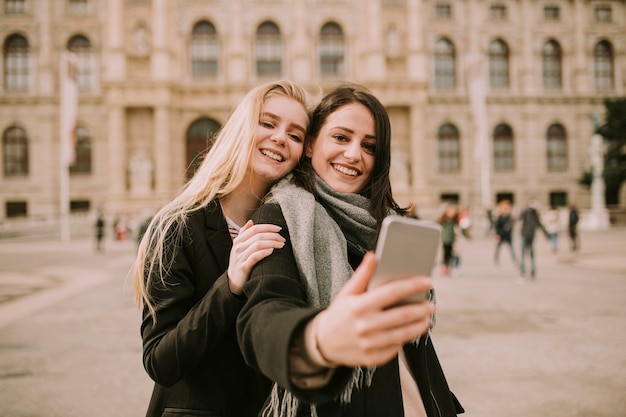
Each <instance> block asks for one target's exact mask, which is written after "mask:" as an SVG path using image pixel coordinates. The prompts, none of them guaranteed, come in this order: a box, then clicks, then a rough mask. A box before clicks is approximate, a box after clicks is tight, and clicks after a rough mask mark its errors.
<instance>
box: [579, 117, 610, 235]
mask: <svg viewBox="0 0 626 417" xmlns="http://www.w3.org/2000/svg"><path fill="white" fill-rule="evenodd" d="M591 121H592V122H593V131H594V134H593V136H592V137H591V145H590V146H589V160H590V161H591V174H592V180H591V211H590V212H589V213H588V214H587V216H586V219H585V221H584V222H583V223H584V224H586V226H587V228H588V229H590V230H605V229H608V228H609V224H610V223H609V214H608V212H607V210H606V203H605V196H604V194H605V185H604V176H603V173H604V138H603V137H602V135H601V134H600V116H599V115H598V114H595V113H594V114H592V115H591Z"/></svg>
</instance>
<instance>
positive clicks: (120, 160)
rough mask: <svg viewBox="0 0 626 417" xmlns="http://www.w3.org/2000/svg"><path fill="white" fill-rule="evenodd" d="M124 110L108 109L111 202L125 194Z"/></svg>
mask: <svg viewBox="0 0 626 417" xmlns="http://www.w3.org/2000/svg"><path fill="white" fill-rule="evenodd" d="M124 116H125V114H124V108H123V107H120V106H111V107H109V114H108V144H109V164H108V165H109V169H108V174H109V193H110V195H111V196H112V198H113V200H120V199H122V198H124V194H125V193H126V131H125V129H124Z"/></svg>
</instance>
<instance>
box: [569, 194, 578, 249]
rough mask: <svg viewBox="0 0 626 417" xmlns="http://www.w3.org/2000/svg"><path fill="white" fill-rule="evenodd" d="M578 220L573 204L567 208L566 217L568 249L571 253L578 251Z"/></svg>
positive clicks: (576, 210)
mask: <svg viewBox="0 0 626 417" xmlns="http://www.w3.org/2000/svg"><path fill="white" fill-rule="evenodd" d="M579 220H580V218H579V216H578V209H577V208H576V206H575V205H574V204H571V205H570V206H569V216H568V231H569V240H570V248H571V250H572V252H575V251H577V250H579V249H580V239H579V237H578V221H579Z"/></svg>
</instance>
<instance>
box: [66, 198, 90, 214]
mask: <svg viewBox="0 0 626 417" xmlns="http://www.w3.org/2000/svg"><path fill="white" fill-rule="evenodd" d="M90 208H91V203H90V202H89V200H72V201H70V212H72V213H76V212H80V213H83V212H88V211H89V209H90Z"/></svg>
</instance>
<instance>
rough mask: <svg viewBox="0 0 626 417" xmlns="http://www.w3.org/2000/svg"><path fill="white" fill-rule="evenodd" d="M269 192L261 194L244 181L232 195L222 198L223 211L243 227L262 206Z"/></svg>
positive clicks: (264, 191)
mask: <svg viewBox="0 0 626 417" xmlns="http://www.w3.org/2000/svg"><path fill="white" fill-rule="evenodd" d="M244 184H245V185H244ZM266 192H267V190H263V191H262V192H259V191H258V190H254V189H253V188H252V187H250V186H249V183H247V182H246V181H244V182H243V183H242V184H241V185H240V186H239V187H237V188H236V189H235V190H234V191H233V192H232V193H230V194H229V195H227V196H226V197H222V198H220V203H221V205H222V211H223V212H224V215H226V217H228V218H229V219H231V220H232V221H234V222H235V223H236V224H238V225H239V226H243V225H244V224H245V223H246V222H247V221H248V220H250V218H251V217H252V214H253V213H254V211H255V210H256V209H257V208H259V206H260V205H261V199H262V198H263V196H264V195H265V193H266Z"/></svg>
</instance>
